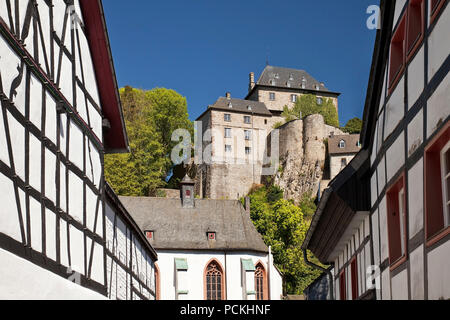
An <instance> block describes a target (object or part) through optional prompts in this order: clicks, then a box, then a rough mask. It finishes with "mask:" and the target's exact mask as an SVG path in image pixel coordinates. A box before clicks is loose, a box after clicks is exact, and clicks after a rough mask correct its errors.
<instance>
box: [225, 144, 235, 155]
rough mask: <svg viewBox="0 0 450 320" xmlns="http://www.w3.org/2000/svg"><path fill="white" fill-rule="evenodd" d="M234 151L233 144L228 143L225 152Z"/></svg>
mask: <svg viewBox="0 0 450 320" xmlns="http://www.w3.org/2000/svg"><path fill="white" fill-rule="evenodd" d="M231 152H233V147H232V146H231V144H226V145H225V153H231Z"/></svg>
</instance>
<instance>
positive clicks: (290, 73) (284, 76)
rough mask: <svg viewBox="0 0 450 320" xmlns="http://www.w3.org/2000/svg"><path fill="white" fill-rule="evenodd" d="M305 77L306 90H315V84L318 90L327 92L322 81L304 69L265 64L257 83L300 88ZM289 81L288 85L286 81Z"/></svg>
mask: <svg viewBox="0 0 450 320" xmlns="http://www.w3.org/2000/svg"><path fill="white" fill-rule="evenodd" d="M303 79H305V80H306V83H305V85H306V86H305V88H304V89H307V90H317V88H316V85H319V90H320V91H325V92H329V90H328V89H327V88H326V87H325V86H324V84H323V83H321V82H320V81H317V80H316V79H314V78H313V77H312V76H311V75H310V74H309V73H307V72H306V71H304V70H297V69H290V68H282V67H274V66H266V67H265V69H264V71H263V72H262V74H261V76H260V77H259V80H258V82H257V85H264V86H276V87H284V88H295V89H302V80H303ZM271 81H273V83H271ZM288 82H289V83H290V87H289V86H288V85H287V83H288Z"/></svg>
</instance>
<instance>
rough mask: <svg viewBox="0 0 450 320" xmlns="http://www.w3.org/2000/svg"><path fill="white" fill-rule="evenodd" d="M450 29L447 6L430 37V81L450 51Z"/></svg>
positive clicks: (449, 15)
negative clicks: (449, 39) (449, 32)
mask: <svg viewBox="0 0 450 320" xmlns="http://www.w3.org/2000/svg"><path fill="white" fill-rule="evenodd" d="M448 30H450V8H449V7H448V6H447V8H445V10H444V12H442V14H441V17H440V18H439V20H438V22H437V24H436V26H435V27H434V29H433V32H431V34H430V37H429V38H428V77H429V79H428V81H430V80H431V79H432V78H433V76H434V75H435V74H436V72H437V71H438V70H439V68H440V67H441V65H442V63H443V62H444V61H445V59H447V57H448V54H449V52H450V41H448V38H449V35H448ZM443 40H444V41H443ZM447 83H448V82H447Z"/></svg>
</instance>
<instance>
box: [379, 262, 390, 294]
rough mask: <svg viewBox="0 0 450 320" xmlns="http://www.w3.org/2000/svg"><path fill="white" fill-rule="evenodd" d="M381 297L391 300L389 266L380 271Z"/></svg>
mask: <svg viewBox="0 0 450 320" xmlns="http://www.w3.org/2000/svg"><path fill="white" fill-rule="evenodd" d="M381 299H382V300H391V279H390V271H389V268H388V269H386V270H385V271H383V273H381Z"/></svg>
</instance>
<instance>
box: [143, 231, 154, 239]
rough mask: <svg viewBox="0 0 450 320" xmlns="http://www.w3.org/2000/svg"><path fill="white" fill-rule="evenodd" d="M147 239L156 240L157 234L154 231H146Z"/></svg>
mask: <svg viewBox="0 0 450 320" xmlns="http://www.w3.org/2000/svg"><path fill="white" fill-rule="evenodd" d="M144 233H145V237H146V238H147V240H154V238H155V232H154V231H148V230H147V231H145V232H144Z"/></svg>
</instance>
